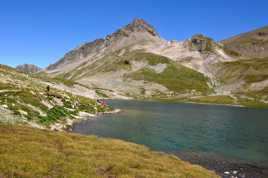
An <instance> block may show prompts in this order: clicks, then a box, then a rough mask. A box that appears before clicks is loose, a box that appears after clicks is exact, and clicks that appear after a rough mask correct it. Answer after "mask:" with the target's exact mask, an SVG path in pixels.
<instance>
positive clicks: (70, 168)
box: [0, 124, 218, 178]
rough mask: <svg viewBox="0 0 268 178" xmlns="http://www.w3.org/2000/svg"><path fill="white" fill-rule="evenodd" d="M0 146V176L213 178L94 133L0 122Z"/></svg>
mask: <svg viewBox="0 0 268 178" xmlns="http://www.w3.org/2000/svg"><path fill="white" fill-rule="evenodd" d="M0 145H1V146H0V176H1V177H20V178H35V177H75V178H80V177H81V178H82V177H90V178H100V177H107V178H108V177H117V178H134V177H135V178H138V177H139V178H149V177H152V178H163V177H165V178H175V177H176V178H201V177H202V178H213V177H218V176H216V175H215V173H213V172H212V171H208V170H206V169H204V168H201V167H199V166H194V165H190V164H189V163H186V162H184V161H181V160H180V159H178V158H177V157H175V156H172V155H167V154H163V153H157V152H152V151H150V150H149V149H148V148H147V147H144V146H140V145H136V144H133V143H128V142H123V141H120V140H114V139H102V138H97V137H96V136H80V135H77V134H69V133H59V132H50V131H46V130H38V129H33V128H30V127H26V126H16V125H2V124H0Z"/></svg>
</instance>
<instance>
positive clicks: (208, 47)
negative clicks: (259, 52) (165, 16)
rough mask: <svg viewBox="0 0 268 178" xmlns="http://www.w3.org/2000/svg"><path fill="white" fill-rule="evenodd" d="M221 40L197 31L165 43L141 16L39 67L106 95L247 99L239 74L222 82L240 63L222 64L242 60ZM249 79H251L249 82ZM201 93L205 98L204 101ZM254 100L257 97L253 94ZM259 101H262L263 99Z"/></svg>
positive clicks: (53, 74) (55, 76)
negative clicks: (182, 38) (52, 62)
mask: <svg viewBox="0 0 268 178" xmlns="http://www.w3.org/2000/svg"><path fill="white" fill-rule="evenodd" d="M260 34H261V36H265V32H263V31H261V32H258V35H260ZM242 36H243V35H242ZM223 44H225V45H223ZM223 44H222V43H217V42H215V41H213V40H212V39H211V38H209V37H206V36H203V35H201V34H197V35H194V36H192V37H191V38H190V39H187V40H185V41H175V40H173V41H167V40H165V39H163V38H161V37H160V36H159V35H158V33H157V32H156V30H155V29H154V28H153V27H152V26H151V25H149V24H148V23H146V22H145V21H144V20H142V19H135V20H134V21H133V22H132V23H130V24H129V25H127V26H125V27H122V28H121V29H119V30H117V31H116V32H114V33H112V34H111V35H108V36H107V37H106V38H104V39H98V40H95V41H93V42H90V43H86V44H83V45H81V46H79V47H78V48H76V49H74V50H72V51H71V52H69V53H67V54H66V55H65V56H64V57H63V58H62V59H61V60H59V61H58V62H57V63H55V64H53V65H50V66H49V67H48V68H47V69H46V70H44V75H48V76H50V77H53V78H63V79H64V80H69V81H74V82H76V83H78V84H80V85H83V86H85V87H87V88H89V89H93V90H94V89H101V90H102V93H103V94H104V95H105V96H107V97H111V98H113V97H114V96H127V97H131V98H169V99H171V98H172V99H174V98H175V99H184V100H185V99H186V100H190V101H194V100H195V101H200V100H199V99H200V97H203V98H202V99H201V101H206V100H208V101H209V100H211V97H212V98H213V100H214V99H215V96H216V97H217V96H220V97H221V98H222V97H223V98H225V99H228V101H229V99H230V101H231V102H230V103H231V104H240V98H241V97H240V95H243V97H244V95H245V97H244V98H247V100H248V99H249V98H251V97H248V93H249V91H248V90H247V91H246V90H244V85H243V82H244V78H243V77H242V78H241V77H239V76H237V77H235V76H234V77H233V78H234V80H230V81H229V82H225V81H224V80H222V76H224V75H225V74H228V73H232V72H233V71H234V70H236V74H237V73H238V72H239V71H240V72H241V70H244V69H240V67H241V68H243V65H236V68H235V69H234V68H226V66H227V65H228V64H230V65H231V64H232V63H234V64H235V63H236V62H237V61H241V60H242V56H241V55H240V53H239V52H237V51H236V50H235V49H233V48H230V47H229V45H228V44H227V42H226V41H224V42H223ZM264 48H265V47H264ZM264 51H267V50H265V49H264ZM252 54H253V53H252ZM253 61H254V60H253ZM254 70H257V71H258V70H259V69H254ZM222 72H224V73H222ZM241 75H244V73H242V74H241ZM245 75H247V74H246V73H245ZM265 80H266V78H265V77H262V78H261V80H259V81H257V82H263V83H262V88H265V87H266V86H267V85H266V84H267V82H265ZM254 82H255V81H251V83H252V85H255V83H254ZM251 89H252V90H250V91H251V92H258V90H255V89H254V87H253V88H252V87H251ZM111 93H113V96H111ZM238 95H239V97H238ZM204 96H206V97H207V96H208V97H210V98H209V99H207V98H205V99H204ZM196 98H199V99H198V100H196ZM217 99H218V98H216V100H217ZM255 101H256V102H259V101H260V99H259V98H258V99H256V98H254V102H255ZM261 101H262V102H261V103H264V104H265V103H266V102H267V98H262V99H261Z"/></svg>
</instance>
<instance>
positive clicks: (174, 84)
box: [126, 54, 211, 93]
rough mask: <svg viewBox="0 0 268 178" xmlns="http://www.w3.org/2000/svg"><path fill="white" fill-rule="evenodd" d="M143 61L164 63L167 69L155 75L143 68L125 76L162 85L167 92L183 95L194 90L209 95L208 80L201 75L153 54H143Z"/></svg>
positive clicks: (153, 63) (153, 72)
mask: <svg viewBox="0 0 268 178" xmlns="http://www.w3.org/2000/svg"><path fill="white" fill-rule="evenodd" d="M143 57H144V59H146V60H148V62H149V64H151V65H155V64H159V63H166V64H167V68H166V69H165V70H164V71H163V72H162V73H156V72H155V71H154V70H152V69H149V68H143V69H141V70H139V71H137V72H134V73H131V74H129V75H126V77H131V78H132V79H134V80H145V81H150V82H155V83H159V84H161V85H164V86H165V87H167V88H168V89H169V90H171V91H174V92H178V93H183V92H191V91H192V90H195V91H197V92H201V93H209V92H211V89H210V88H209V86H208V85H207V82H208V79H207V78H206V77H205V76H204V75H203V74H201V73H199V72H197V71H194V70H192V69H189V68H187V67H184V66H182V65H179V64H176V63H174V62H172V61H171V60H170V59H168V58H165V57H162V56H157V55H153V54H144V56H143ZM139 59H142V58H139Z"/></svg>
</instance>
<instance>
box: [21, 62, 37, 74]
mask: <svg viewBox="0 0 268 178" xmlns="http://www.w3.org/2000/svg"><path fill="white" fill-rule="evenodd" d="M16 69H17V70H18V71H21V72H24V73H27V74H32V73H36V72H39V71H40V70H42V69H41V68H40V67H38V66H36V65H34V64H22V65H18V66H17V67H16Z"/></svg>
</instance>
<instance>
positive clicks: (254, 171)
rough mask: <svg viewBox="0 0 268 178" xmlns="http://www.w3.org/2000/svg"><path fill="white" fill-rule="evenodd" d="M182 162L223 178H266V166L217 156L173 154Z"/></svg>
mask: <svg viewBox="0 0 268 178" xmlns="http://www.w3.org/2000/svg"><path fill="white" fill-rule="evenodd" d="M173 154H175V155H176V156H178V157H179V158H180V159H182V160H184V161H188V162H189V163H191V164H197V165H200V166H203V167H204V168H207V169H209V170H213V171H215V172H216V173H217V174H218V175H219V176H221V177H223V178H267V177H268V166H265V165H259V164H254V163H246V162H239V161H237V160H230V159H226V158H223V157H220V156H217V155H211V154H198V153H192V152H176V153H173Z"/></svg>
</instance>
